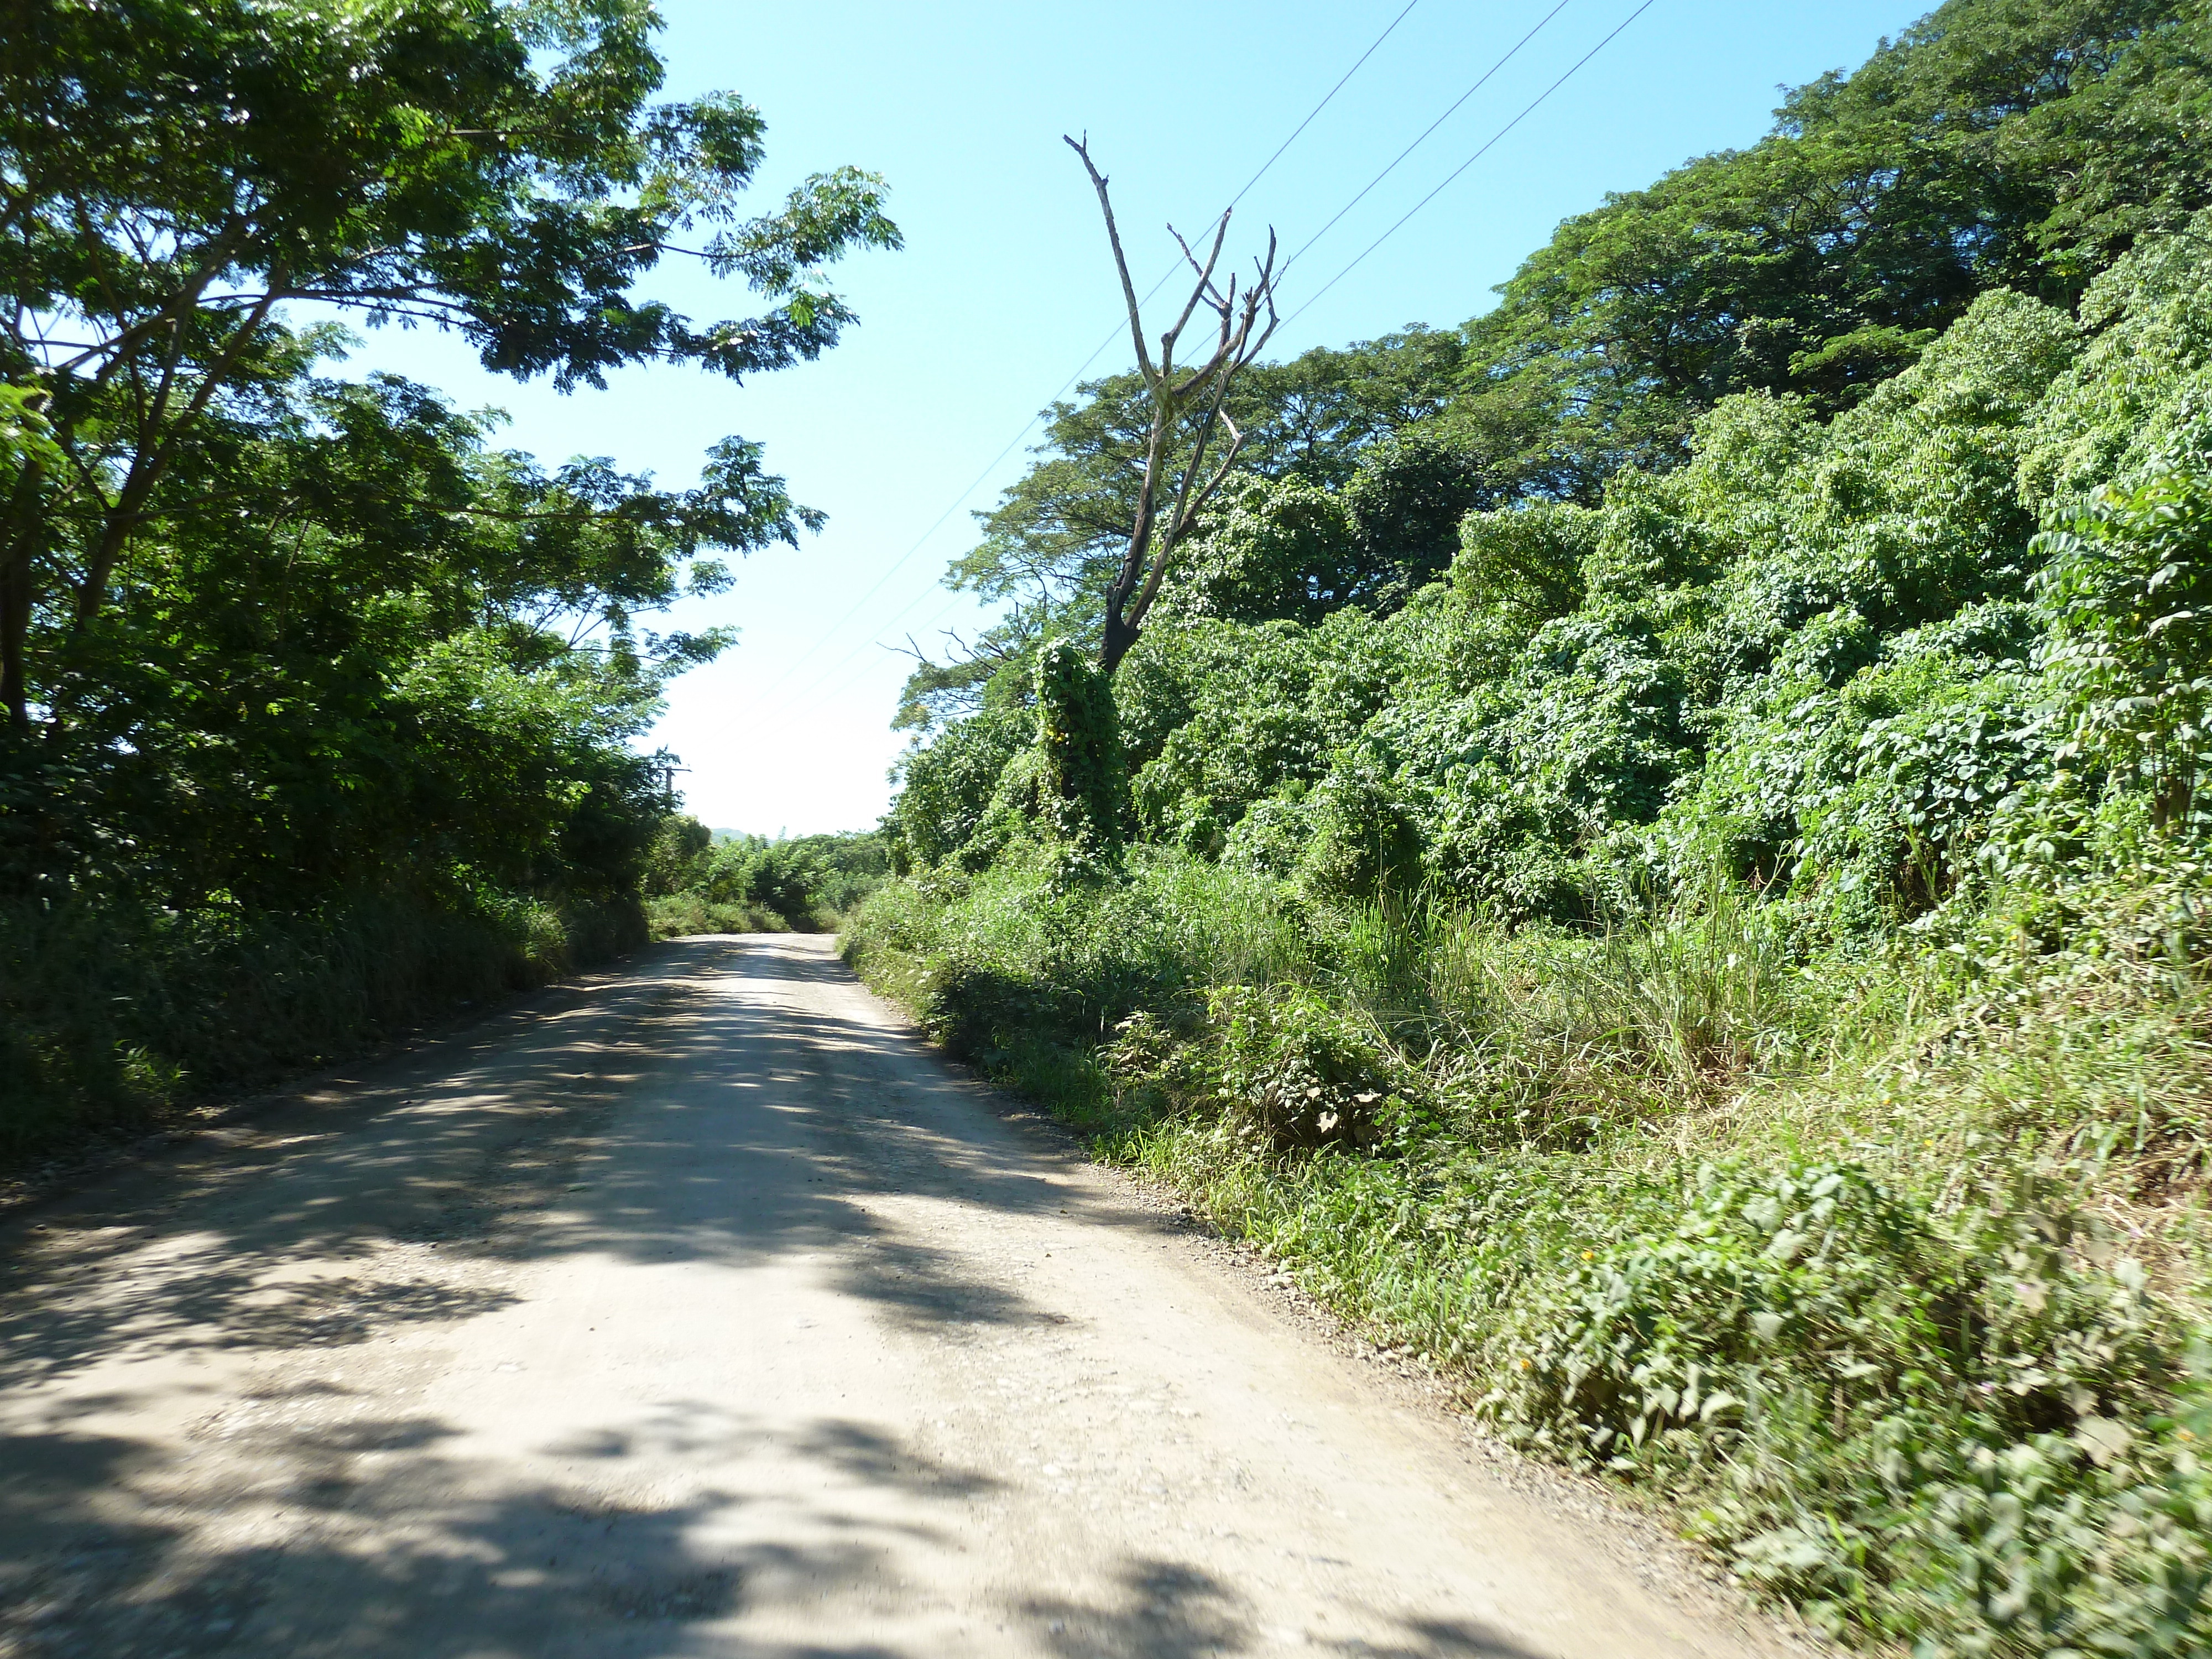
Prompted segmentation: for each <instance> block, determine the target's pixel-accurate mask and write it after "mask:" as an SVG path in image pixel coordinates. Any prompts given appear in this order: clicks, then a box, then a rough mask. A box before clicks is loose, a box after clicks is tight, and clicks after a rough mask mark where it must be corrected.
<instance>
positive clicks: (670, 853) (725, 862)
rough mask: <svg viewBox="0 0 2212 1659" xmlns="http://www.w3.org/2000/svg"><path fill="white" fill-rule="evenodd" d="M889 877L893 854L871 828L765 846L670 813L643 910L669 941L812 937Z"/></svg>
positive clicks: (651, 859) (651, 855)
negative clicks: (714, 936) (704, 936)
mask: <svg viewBox="0 0 2212 1659" xmlns="http://www.w3.org/2000/svg"><path fill="white" fill-rule="evenodd" d="M889 873H890V849H889V848H886V847H885V846H884V840H883V837H882V836H878V835H876V834H873V833H872V832H867V831H863V832H860V833H858V834H845V835H830V836H792V837H786V836H777V837H775V839H774V840H770V839H769V837H768V836H747V835H730V834H726V833H725V834H717V833H716V832H715V831H714V830H712V829H708V827H707V826H706V825H705V824H703V823H700V822H699V820H698V819H696V818H694V817H686V816H684V815H683V814H680V813H672V814H671V815H670V816H669V817H666V818H664V819H663V820H662V821H661V823H660V827H659V831H658V832H657V833H656V834H655V835H654V836H653V846H652V848H651V850H650V851H649V852H648V853H647V855H646V866H645V896H646V914H647V918H648V919H649V920H650V921H651V923H652V925H653V931H654V932H655V933H658V934H660V935H663V936H667V937H673V936H677V935H681V934H688V933H790V932H794V931H796V932H801V933H817V932H819V931H821V930H823V928H826V927H832V926H834V925H836V922H837V921H839V919H841V918H842V916H843V915H844V914H845V913H846V912H847V911H848V910H850V909H851V908H853V907H854V905H855V904H857V903H859V902H860V900H861V899H863V898H865V897H866V896H867V895H868V894H869V893H871V892H872V891H873V890H875V887H876V884H878V882H880V881H881V880H882V879H883V878H884V877H885V876H886V875H888V874H889Z"/></svg>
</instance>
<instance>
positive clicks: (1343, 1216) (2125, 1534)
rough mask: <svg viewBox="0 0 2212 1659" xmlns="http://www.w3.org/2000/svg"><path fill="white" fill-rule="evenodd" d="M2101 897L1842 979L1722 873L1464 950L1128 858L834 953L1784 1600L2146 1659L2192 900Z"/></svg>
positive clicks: (881, 911)
mask: <svg viewBox="0 0 2212 1659" xmlns="http://www.w3.org/2000/svg"><path fill="white" fill-rule="evenodd" d="M2145 891H2146V889H2144V888H2143V887H2142V884H2141V883H2137V884H2136V885H2135V886H2134V887H2132V888H2122V889H2116V890H2115V891H2114V892H2113V893H2112V894H2110V895H2107V896H2106V900H2108V901H2109V902H2106V901H2100V902H2099V903H2100V904H2101V905H2102V907H2103V908H2098V906H2097V905H2089V904H2084V905H2080V906H2077V907H2076V908H2075V911H2074V912H2072V913H2069V914H2070V915H2071V918H2072V919H2071V921H2069V933H2068V936H2067V938H2068V940H2069V944H2068V948H2067V949H2065V950H2063V951H2060V952H2059V953H2058V954H2057V956H2053V955H2051V953H2050V952H2049V951H2044V952H2043V954H2041V955H2039V956H2037V957H2034V958H2033V961H2032V962H2031V961H2030V959H2029V958H2028V957H2023V956H2015V957H2011V958H2007V957H2004V954H2003V953H2004V951H2005V949H2007V948H2008V947H2007V946H2005V945H2004V940H2005V939H2006V938H2007V937H2008V928H2011V929H2013V931H2014V932H2019V931H2020V929H2019V928H2018V927H2016V926H2015V921H2010V920H2008V913H2007V912H2006V910H2005V906H2004V903H2003V902H1999V903H1997V904H1996V905H1995V906H1993V908H1990V910H1989V911H1988V913H1987V914H1985V915H1980V916H1978V917H1977V916H1973V915H1963V914H1962V915H1960V916H1959V917H1954V918H1952V919H1950V920H1949V921H1947V922H1945V927H1946V928H1947V929H1948V931H1942V930H1937V929H1923V931H1922V932H1921V933H1917V934H1915V935H1911V936H1909V937H1908V938H1907V939H1906V940H1905V942H1904V943H1902V944H1901V945H1899V947H1898V948H1897V949H1896V950H1895V951H1893V953H1892V954H1890V955H1888V956H1887V957H1875V958H1872V959H1868V958H1864V957H1853V956H1850V955H1847V954H1843V953H1840V952H1834V951H1831V952H1825V953H1824V952H1821V951H1814V950H1810V949H1808V947H1807V946H1806V945H1804V944H1803V943H1802V938H1801V935H1800V934H1799V933H1796V932H1793V929H1792V927H1791V922H1792V915H1791V912H1790V910H1789V909H1788V908H1787V907H1785V906H1782V905H1778V904H1773V903H1768V902H1761V901H1760V900H1759V899H1758V898H1757V897H1756V896H1753V895H1749V894H1747V893H1744V892H1742V891H1741V890H1735V889H1732V888H1730V887H1729V886H1728V885H1727V884H1724V883H1715V884H1712V885H1711V887H1709V888H1707V889H1706V890H1703V891H1701V892H1698V893H1695V894H1693V895H1692V896H1690V897H1689V898H1688V899H1687V900H1686V902H1681V903H1680V904H1677V905H1674V906H1672V907H1669V908H1664V909H1656V910H1654V911H1652V912H1651V913H1650V914H1648V915H1644V916H1642V917H1640V918H1634V919H1632V920H1631V921H1628V922H1626V923H1624V924H1621V925H1619V926H1616V927H1613V928H1611V929H1609V930H1604V931H1595V932H1589V933H1572V932H1567V931H1558V930H1554V931H1547V930H1543V929H1537V928H1531V929H1522V930H1518V931H1509V930H1507V929H1505V928H1503V927H1499V926H1498V925H1496V924H1495V923H1494V922H1493V921H1491V920H1490V919H1488V918H1486V917H1485V916H1483V915H1480V914H1477V913H1472V912H1468V911H1466V910H1462V909H1455V908H1451V907H1449V906H1443V905H1437V904H1431V903H1424V902H1419V901H1392V902H1380V903H1375V904H1370V905H1365V906H1357V907H1330V906H1327V905H1321V904H1316V903H1313V902H1309V901H1308V900H1306V899H1304V898H1303V897H1301V896H1298V895H1297V893H1295V892H1292V891H1290V890H1284V889H1279V888H1277V887H1275V886H1273V885H1272V884H1268V883H1266V882H1264V881H1260V880H1255V879H1254V878H1250V877H1248V876H1244V875H1241V874H1239V873H1237V872H1231V871H1225V870H1222V869H1219V868H1218V867H1216V866H1208V865H1205V864H1202V863H1199V862H1196V861H1194V860H1183V859H1179V858H1176V857H1175V856H1173V855H1153V854H1146V855H1145V856H1144V857H1143V859H1141V860H1139V862H1137V863H1136V864H1135V865H1134V866H1133V871H1132V873H1131V876H1130V878H1129V879H1128V880H1127V881H1126V882H1124V883H1120V884H1115V883H1101V884H1097V886H1096V887H1094V888H1092V889H1089V890H1056V889H1055V888H1054V885H1053V884H1052V883H1051V881H1050V880H1049V879H1048V878H1047V876H1046V875H1045V874H1044V873H1043V872H1041V871H1036V870H1024V869H1021V868H1013V869H1005V868H1001V869H994V870H993V871H990V872H987V873H985V874H984V875H981V876H979V877H975V878H962V877H942V876H933V877H930V878H926V879H925V880H923V881H921V882H919V883H917V882H904V883H894V884H890V885H889V886H887V887H886V888H885V889H884V890H882V891H880V892H878V894H877V895H875V896H873V897H872V898H871V899H870V900H869V901H868V902H867V903H866V904H865V905H863V906H862V907H861V908H860V911H859V912H858V913H857V914H856V915H855V916H854V918H853V919H852V922H851V925H850V927H849V928H848V935H847V939H846V948H847V951H848V955H849V956H850V957H851V958H852V959H853V960H854V962H855V963H857V964H858V965H859V966H860V969H861V970H862V971H863V972H864V973H865V974H866V975H868V976H869V977H870V978H871V980H872V981H873V982H875V983H877V984H878V986H879V987H882V988H884V989H886V990H887V991H889V992H890V993H891V994H895V995H897V996H899V997H901V998H902V999H903V1000H906V1001H908V1003H909V1005H910V1006H913V1007H915V1009H916V1010H917V1012H920V1013H921V1016H922V1018H924V1019H925V1020H926V1021H927V1023H928V1024H929V1025H930V1026H931V1028H932V1029H933V1030H935V1031H936V1032H937V1033H938V1034H939V1036H942V1037H944V1038H945V1040H946V1041H947V1042H949V1043H951V1045H952V1046H953V1047H955V1048H957V1050H958V1051H960V1052H962V1053H963V1054H966V1055H968V1056H969V1057H970V1058H972V1059H974V1060H977V1061H978V1062H979V1063H981V1065H983V1066H986V1067H987V1068H988V1069H990V1070H991V1071H993V1072H994V1073H995V1074H996V1075H997V1076H998V1077H1000V1079H1002V1080H1003V1081H1005V1082H1006V1083H1008V1084H1009V1085H1012V1086H1014V1087H1017V1088H1021V1089H1024V1090H1026V1091H1029V1092H1030V1093H1031V1094H1032V1095H1034V1096H1035V1097H1037V1098H1039V1099H1041V1100H1042V1101H1043V1102H1044V1103H1047V1104H1048V1105H1049V1106H1051V1107H1052V1108H1053V1109H1054V1110H1056V1111H1058V1112H1060V1114H1061V1115H1063V1116H1065V1117H1066V1118H1067V1119H1068V1120H1069V1121H1072V1122H1074V1123H1076V1124H1078V1125H1079V1126H1080V1127H1084V1128H1085V1129H1087V1130H1089V1131H1091V1132H1092V1133H1094V1134H1095V1135H1096V1136H1097V1141H1096V1144H1097V1146H1098V1147H1099V1148H1100V1150H1101V1151H1102V1152H1103V1153H1104V1154H1105V1155H1107V1156H1109V1157H1114V1158H1121V1159H1125V1160H1127V1161H1129V1162H1131V1163H1133V1164H1136V1165H1138V1166H1139V1167H1141V1168H1143V1169H1145V1170H1148V1171H1150V1172H1151V1173H1152V1174H1153V1175H1155V1176H1158V1177H1160V1178H1162V1179H1164V1180H1166V1181H1169V1182H1173V1183H1175V1184H1176V1185H1177V1186H1178V1187H1179V1188H1181V1189H1182V1191H1183V1192H1184V1193H1185V1194H1188V1196H1189V1197H1190V1199H1191V1200H1193V1201H1194V1203H1195V1204H1196V1205H1197V1206H1200V1208H1202V1209H1203V1210H1204V1211H1205V1212H1207V1213H1209V1214H1210V1215H1212V1217H1213V1218H1215V1219H1216V1220H1218V1222H1219V1223H1220V1224H1221V1225H1224V1226H1225V1227H1227V1228H1229V1229H1231V1230H1232V1231H1237V1232H1240V1233H1243V1234H1244V1235H1246V1236H1248V1237H1252V1238H1254V1239H1255V1240H1257V1241H1258V1242H1260V1243H1261V1244H1262V1245H1263V1246H1264V1247H1265V1248H1266V1249H1268V1250H1269V1251H1270V1252H1271V1253H1273V1255H1276V1256H1277V1257H1279V1259H1280V1260H1282V1261H1285V1263H1287V1264H1288V1265H1290V1266H1291V1268H1292V1269H1293V1270H1294V1271H1295V1272H1297V1273H1298V1274H1299V1275H1300V1277H1301V1278H1302V1279H1304V1281H1305V1282H1306V1283H1307V1284H1308V1285H1310V1286H1311V1287H1312V1288H1313V1289H1314V1290H1315V1291H1317V1292H1318V1293H1320V1294H1321V1295H1322V1296H1323V1297H1327V1298H1328V1299H1329V1300H1331V1301H1332V1302H1333V1303H1334V1304H1336V1305H1337V1306H1339V1307H1340V1308H1341V1309H1342V1310H1344V1311H1346V1313H1347V1314H1349V1315H1350V1316H1352V1317H1354V1318H1355V1319H1357V1320H1359V1321H1361V1322H1364V1323H1366V1324H1367V1325H1369V1326H1370V1328H1373V1329H1375V1330H1376V1332H1378V1333H1379V1334H1387V1335H1388V1336H1389V1337H1390V1338H1391V1339H1392V1340H1398V1341H1401V1342H1405V1343H1408V1344H1410V1345H1411V1346H1413V1347H1415V1348H1417V1349H1418V1350H1419V1351H1420V1352H1424V1353H1425V1354H1426V1355H1427V1356H1428V1357H1429V1358H1431V1361H1432V1362H1433V1363H1435V1364H1437V1365H1438V1366H1439V1367H1440V1368H1442V1369H1443V1370H1444V1371H1445V1372H1446V1373H1447V1374H1448V1375H1450V1376H1455V1377H1456V1378H1457V1379H1458V1380H1459V1383H1460V1385H1461V1387H1462V1389H1463V1390H1464V1395H1465V1398H1466V1399H1467V1401H1468V1404H1469V1405H1470V1407H1473V1408H1474V1409H1475V1410H1477V1411H1479V1412H1480V1413H1483V1414H1484V1415H1485V1416H1486V1418H1487V1419H1489V1421H1490V1422H1491V1423H1492V1425H1494V1426H1495V1428H1496V1429H1497V1431H1498V1432H1499V1433H1501V1434H1504V1435H1505V1436H1507V1437H1510V1438H1511V1439H1514V1440H1516V1441H1517V1442H1519V1443H1522V1444H1524V1445H1526V1446H1528V1448H1530V1449H1532V1450H1534V1451H1536V1452H1538V1453H1540V1454H1541V1455H1547V1456H1551V1457H1556V1458H1560V1459H1564V1460H1567V1461H1570V1462H1583V1463H1588V1464H1591V1465H1594V1466H1595V1467H1597V1468H1601V1469H1604V1470H1607V1471H1608V1472H1610V1473H1612V1474H1614V1475H1616V1476H1618V1477H1620V1478H1621V1479H1624V1480H1632V1481H1637V1482H1640V1483H1643V1484H1644V1485H1645V1486H1648V1487H1649V1488H1650V1489H1651V1490H1652V1491H1654V1492H1658V1493H1661V1494H1663V1495H1664V1496H1665V1498H1667V1499H1668V1501H1670V1502H1671V1503H1672V1504H1674V1507H1675V1510H1676V1513H1677V1514H1678V1515H1679V1516H1680V1520H1681V1522H1682V1524H1683V1526H1684V1528H1685V1529H1686V1530H1687V1531H1689V1532H1691V1533H1692V1534H1694V1535H1697V1536H1699V1537H1700V1538H1703V1539H1704V1540H1705V1541H1707V1542H1708V1543H1709V1544H1711V1547H1713V1548H1714V1549H1715V1550H1716V1551H1717V1552H1718V1553H1720V1554H1721V1556H1722V1558H1723V1559H1724V1560H1726V1561H1727V1562H1728V1563H1729V1565H1730V1566H1731V1567H1732V1568H1733V1569H1734V1570H1735V1571H1736V1572H1737V1573H1738V1574H1739V1575H1741V1577H1742V1578H1743V1579H1744V1580H1745V1582H1746V1583H1748V1584H1749V1585H1751V1586H1752V1587H1753V1588H1754V1589H1757V1590H1758V1591H1759V1592H1760V1593H1762V1594H1765V1595H1772V1596H1776V1597H1778V1598H1782V1599H1785V1600H1788V1601H1793V1602H1795V1603H1796V1605H1798V1606H1799V1607H1802V1609H1804V1610H1805V1611H1806V1612H1807V1613H1808V1615H1809V1616H1810V1617H1811V1618H1813V1619H1814V1620H1815V1622H1817V1623H1819V1624H1820V1625H1821V1626H1823V1627H1825V1628H1826V1629H1829V1630H1831V1631H1832V1632H1836V1633H1838V1634H1839V1635H1842V1636H1845V1637H1849V1638H1855V1639H1856V1638H1865V1639H1869V1640H1875V1641H1880V1642H1891V1641H1894V1642H1900V1643H1907V1644H1912V1645H1914V1646H1915V1648H1916V1650H1917V1652H1919V1653H1921V1654H1923V1655H1925V1656H1928V1659H1938V1656H1950V1655H1958V1656H1965V1655H1969V1654H1972V1655H2021V1656H2026V1655H2030V1654H2034V1655H2045V1654H2051V1653H2056V1652H2059V1651H2062V1650H2071V1651H2074V1652H2080V1653H2086V1652H2100V1653H2115V1654H2130V1655H2143V1656H2148V1655H2152V1654H2169V1653H2171V1654H2180V1653H2194V1652H2201V1651H2203V1650H2206V1649H2207V1647H2208V1646H2212V1614H2208V1611H2207V1607H2206V1595H2207V1590H2208V1587H2212V1548H2208V1541H2209V1540H2212V1473H2208V1469H2212V1466H2207V1465H2203V1464H2201V1463H2200V1462H2199V1453H2198V1451H2197V1448H2198V1447H2200V1446H2201V1444H2202V1443H2203V1440H2204V1438H2205V1437H2207V1436H2208V1435H2212V1392H2208V1391H2207V1390H2208V1388H2212V1383H2208V1382H2206V1381H2203V1380H2200V1372H2201V1373H2202V1374H2203V1376H2206V1377H2212V1347H2207V1346H2203V1344H2202V1343H2201V1342H2200V1341H2199V1339H2198V1338H2197V1335H2196V1332H2197V1328H2198V1322H2199V1318H2200V1311H2199V1310H2200V1298H2199V1296H2198V1289H2197V1287H2198V1286H2199V1285H2201V1284H2202V1283H2203V1269H2202V1250H2201V1243H2200V1241H2201V1237H2202V1233H2203V1229H2202V1226H2201V1225H2200V1220H2199V1217H2200V1215H2201V1209H2202V1206H2201V1201H2200V1195H2201V1193H2202V1190H2203V1181H2204V1176H2205V1173H2206V1167H2207V1158H2208V1154H2209V1153H2212V994H2208V988H2207V985H2206V982H2205V976H2204V975H2203V973H2202V972H2201V970H2200V968H2199V966H2198V964H2199V963H2202V962H2203V959H2204V951H2203V948H2202V947H2203V939H2204V938H2205V936H2206V933H2207V932H2208V929H2207V928H2206V927H2203V926H2202V925H2200V924H2202V923H2203V921H2204V916H2205V913H2206V912H2207V909H2208V907H2207V906H2206V905H2205V904H2204V903H2203V902H2202V899H2203V895H2202V894H2201V893H2200V892H2199V891H2198V890H2196V889H2195V888H2191V889H2190V890H2187V891H2180V890H2177V891H2176V892H2173V893H2169V894H2167V895H2166V896H2165V897H2164V898H2163V899H2161V900H2160V902H2159V903H2158V904H2149V903H2148V902H2147V901H2146V900H2145V898H2144V892H2145ZM2000 897H2001V899H2002V896H2000ZM2023 902H2025V901H2023ZM1939 920H1941V919H1939ZM2008 964H2009V965H2008ZM2199 1356H2203V1357H2202V1358H2200V1357H2199Z"/></svg>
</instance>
